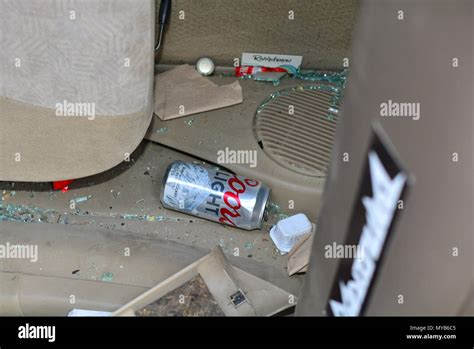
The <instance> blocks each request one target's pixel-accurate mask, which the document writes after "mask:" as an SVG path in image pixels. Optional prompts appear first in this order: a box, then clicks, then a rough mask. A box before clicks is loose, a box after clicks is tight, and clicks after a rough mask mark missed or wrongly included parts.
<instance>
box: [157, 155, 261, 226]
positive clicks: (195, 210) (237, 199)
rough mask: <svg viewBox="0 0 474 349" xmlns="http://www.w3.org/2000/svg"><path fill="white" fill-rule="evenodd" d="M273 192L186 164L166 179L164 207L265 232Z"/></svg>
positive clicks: (179, 163) (243, 179)
mask: <svg viewBox="0 0 474 349" xmlns="http://www.w3.org/2000/svg"><path fill="white" fill-rule="evenodd" d="M269 195H270V189H269V188H268V187H267V186H266V185H264V184H263V183H261V182H259V181H257V180H254V179H250V178H246V177H243V176H237V175H234V174H231V173H228V172H224V171H221V170H216V169H213V168H207V167H203V166H199V165H195V164H191V163H187V162H183V161H175V162H173V163H172V164H171V165H170V166H169V167H168V169H167V170H166V173H165V175H164V177H163V182H162V185H161V194H160V199H161V203H162V204H163V206H164V207H166V208H169V209H172V210H176V211H180V212H183V213H187V214H191V215H194V216H197V217H200V218H205V219H209V220H211V221H216V222H219V223H222V224H228V225H231V226H234V227H237V228H242V229H246V230H253V229H257V228H258V229H261V228H262V225H263V219H264V214H265V210H266V207H267V203H268V199H269Z"/></svg>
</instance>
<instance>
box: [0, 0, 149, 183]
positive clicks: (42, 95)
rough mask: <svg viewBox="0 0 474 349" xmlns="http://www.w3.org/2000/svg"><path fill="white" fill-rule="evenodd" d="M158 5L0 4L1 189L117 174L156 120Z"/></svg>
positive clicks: (107, 1)
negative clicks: (107, 172)
mask: <svg viewBox="0 0 474 349" xmlns="http://www.w3.org/2000/svg"><path fill="white" fill-rule="evenodd" d="M154 13H155V2H154V1H153V0H141V1H135V0H101V1H88V0H73V1H68V2H65V1H62V0H43V1H36V0H35V1H31V0H3V1H1V2H0V16H1V23H2V24H1V36H0V43H1V45H0V46H1V50H0V76H1V80H0V81H1V85H0V180H14V181H53V180H62V179H72V178H79V177H84V176H89V175H92V174H96V173H99V172H102V171H105V170H108V169H110V168H111V167H113V166H115V165H117V164H118V163H120V162H122V161H123V160H124V159H126V158H127V154H129V153H131V152H133V151H134V150H135V148H136V147H137V146H138V144H139V143H140V141H141V140H142V139H143V136H144V134H145V131H146V129H147V127H148V125H149V122H150V119H151V115H152V104H153V100H152V87H153V69H154V49H153V46H154V26H155V24H154Z"/></svg>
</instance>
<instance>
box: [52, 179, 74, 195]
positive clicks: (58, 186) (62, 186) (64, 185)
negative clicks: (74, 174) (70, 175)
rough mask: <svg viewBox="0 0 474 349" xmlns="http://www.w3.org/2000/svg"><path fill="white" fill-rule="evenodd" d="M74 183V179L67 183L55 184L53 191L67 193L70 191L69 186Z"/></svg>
mask: <svg viewBox="0 0 474 349" xmlns="http://www.w3.org/2000/svg"><path fill="white" fill-rule="evenodd" d="M73 181H74V179H67V180H65V181H56V182H53V189H54V190H59V189H61V191H62V192H63V193H65V192H67V191H68V190H69V184H71V183H72V182H73Z"/></svg>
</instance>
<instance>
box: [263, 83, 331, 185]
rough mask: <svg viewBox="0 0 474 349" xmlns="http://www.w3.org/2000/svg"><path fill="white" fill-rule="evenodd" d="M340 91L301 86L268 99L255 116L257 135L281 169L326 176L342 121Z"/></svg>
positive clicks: (326, 86) (324, 86)
mask: <svg viewBox="0 0 474 349" xmlns="http://www.w3.org/2000/svg"><path fill="white" fill-rule="evenodd" d="M339 99H340V89H339V88H336V87H333V86H331V85H316V86H315V85H310V86H297V87H294V88H290V89H286V90H282V91H278V92H276V93H274V94H273V95H271V96H270V97H269V98H267V99H266V100H265V101H264V102H263V103H262V105H261V106H260V107H259V108H258V109H257V112H256V115H255V128H254V131H255V135H256V138H257V141H258V143H259V145H260V146H261V147H262V148H263V150H264V151H265V152H266V153H267V154H268V155H269V156H270V157H271V158H272V159H273V160H275V161H276V162H278V163H279V164H280V165H282V166H284V167H286V168H288V169H290V170H292V171H295V172H298V173H302V174H305V175H308V176H314V177H319V176H325V174H326V172H327V168H328V164H329V160H330V157H331V151H332V146H333V143H334V136H335V132H336V126H337V123H338V119H339V115H338V114H339V105H338V101H339Z"/></svg>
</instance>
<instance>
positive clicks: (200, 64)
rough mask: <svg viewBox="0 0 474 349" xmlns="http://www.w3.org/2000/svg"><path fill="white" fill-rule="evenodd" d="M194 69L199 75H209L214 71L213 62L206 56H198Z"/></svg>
mask: <svg viewBox="0 0 474 349" xmlns="http://www.w3.org/2000/svg"><path fill="white" fill-rule="evenodd" d="M196 70H197V71H198V72H199V74H201V75H204V76H206V75H211V74H212V73H213V72H214V62H213V61H212V59H210V58H207V57H203V58H200V59H199V60H198V61H197V63H196Z"/></svg>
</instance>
